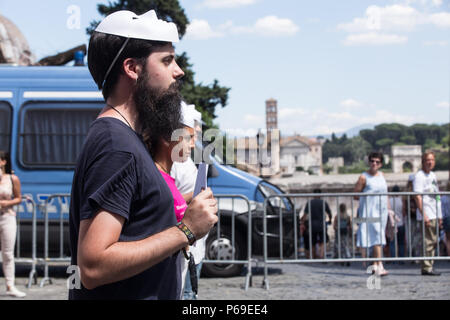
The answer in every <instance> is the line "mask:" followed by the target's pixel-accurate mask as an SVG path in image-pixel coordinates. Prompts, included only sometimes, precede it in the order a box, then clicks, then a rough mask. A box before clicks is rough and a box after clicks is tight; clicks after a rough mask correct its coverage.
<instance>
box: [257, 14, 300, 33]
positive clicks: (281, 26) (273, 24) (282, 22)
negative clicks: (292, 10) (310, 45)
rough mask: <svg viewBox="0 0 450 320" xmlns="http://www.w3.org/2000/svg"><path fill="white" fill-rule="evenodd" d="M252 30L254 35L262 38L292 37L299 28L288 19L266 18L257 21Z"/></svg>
mask: <svg viewBox="0 0 450 320" xmlns="http://www.w3.org/2000/svg"><path fill="white" fill-rule="evenodd" d="M253 29H254V31H255V32H256V33H258V34H260V35H264V36H292V35H294V34H296V33H297V32H298V31H299V29H300V28H299V27H298V26H297V25H296V24H295V23H294V22H293V21H291V20H289V19H283V18H278V17H276V16H267V17H264V18H261V19H258V20H257V21H256V23H255V25H254V27H253Z"/></svg>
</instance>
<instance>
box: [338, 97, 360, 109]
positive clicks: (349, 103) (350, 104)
mask: <svg viewBox="0 0 450 320" xmlns="http://www.w3.org/2000/svg"><path fill="white" fill-rule="evenodd" d="M340 105H341V106H342V107H344V108H347V109H354V108H356V109H357V108H360V107H362V106H363V103H362V102H359V101H356V100H355V99H346V100H344V101H341V103H340Z"/></svg>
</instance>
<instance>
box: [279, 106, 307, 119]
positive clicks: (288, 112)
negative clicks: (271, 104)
mask: <svg viewBox="0 0 450 320" xmlns="http://www.w3.org/2000/svg"><path fill="white" fill-rule="evenodd" d="M308 113H309V112H308V110H306V109H302V108H280V109H279V110H278V118H279V119H280V120H285V119H291V118H293V117H294V118H295V117H301V116H304V115H307V114H308Z"/></svg>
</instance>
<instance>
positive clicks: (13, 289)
mask: <svg viewBox="0 0 450 320" xmlns="http://www.w3.org/2000/svg"><path fill="white" fill-rule="evenodd" d="M6 294H7V295H8V296H12V297H16V298H23V297H25V296H26V295H27V294H26V293H25V292H22V291H19V290H18V289H17V288H16V287H11V288H10V289H9V290H6Z"/></svg>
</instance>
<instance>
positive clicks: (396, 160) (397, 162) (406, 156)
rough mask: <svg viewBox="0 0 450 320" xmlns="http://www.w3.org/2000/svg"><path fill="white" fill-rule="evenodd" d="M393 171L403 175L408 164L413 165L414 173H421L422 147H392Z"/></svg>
mask: <svg viewBox="0 0 450 320" xmlns="http://www.w3.org/2000/svg"><path fill="white" fill-rule="evenodd" d="M391 153H392V159H391V161H392V171H393V172H394V173H402V172H403V165H404V164H405V163H406V162H409V163H411V164H412V172H417V171H419V169H420V167H421V164H422V147H421V146H420V145H409V146H392V149H391Z"/></svg>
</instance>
